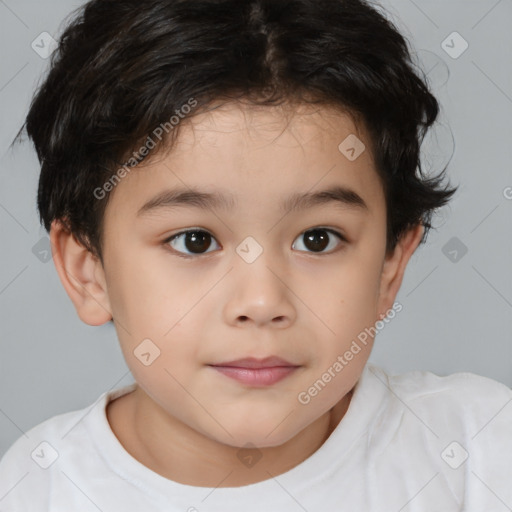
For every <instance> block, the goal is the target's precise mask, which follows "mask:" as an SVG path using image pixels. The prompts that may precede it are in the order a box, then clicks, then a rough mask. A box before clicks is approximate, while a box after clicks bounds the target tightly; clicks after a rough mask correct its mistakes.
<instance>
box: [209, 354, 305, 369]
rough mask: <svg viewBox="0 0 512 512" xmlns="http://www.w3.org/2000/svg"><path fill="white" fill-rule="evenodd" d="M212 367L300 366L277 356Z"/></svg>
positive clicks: (241, 360) (230, 362)
mask: <svg viewBox="0 0 512 512" xmlns="http://www.w3.org/2000/svg"><path fill="white" fill-rule="evenodd" d="M211 366H223V367H235V368H256V369H260V368H273V367H276V366H298V365H295V364H293V363H290V362H289V361H286V360H285V359H282V358H280V357H277V356H270V357H264V358H261V359H259V358H257V357H245V358H244V359H237V360H236V361H229V362H223V363H215V364H213V365H211Z"/></svg>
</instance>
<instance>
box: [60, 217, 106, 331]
mask: <svg viewBox="0 0 512 512" xmlns="http://www.w3.org/2000/svg"><path fill="white" fill-rule="evenodd" d="M50 242H51V246H52V254H53V261H54V263H55V268H56V270H57V273H58V275H59V278H60V280H61V283H62V285H63V286H64V289H65V290H66V292H67V294H68V295H69V298H70V299H71V301H72V302H73V304H74V305H75V308H76V311H77V314H78V316H79V317H80V319H81V320H82V321H83V322H85V323H86V324H88V325H103V324H104V323H106V322H108V321H109V320H110V319H111V318H112V313H111V307H110V301H109V298H108V293H107V286H106V281H105V274H104V271H103V267H102V265H101V262H100V261H99V260H98V259H97V258H96V257H95V256H94V255H93V254H92V253H91V252H90V251H88V250H87V249H86V248H85V247H84V246H83V245H81V244H80V243H79V242H78V241H77V240H76V238H75V237H74V236H73V234H72V233H70V232H69V231H68V230H67V229H66V227H65V226H64V225H63V224H62V223H61V222H60V221H57V220H56V221H53V222H52V226H51V229H50Z"/></svg>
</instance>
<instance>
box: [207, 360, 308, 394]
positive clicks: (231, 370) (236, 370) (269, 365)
mask: <svg viewBox="0 0 512 512" xmlns="http://www.w3.org/2000/svg"><path fill="white" fill-rule="evenodd" d="M208 366H210V367H211V368H213V369H214V370H216V371H218V372H219V373H221V374H223V375H225V376H226V377H230V378H231V379H234V380H236V381H238V382H240V383H241V384H245V385H248V386H253V387H262V386H271V385H272V384H276V383H277V382H279V381H281V380H283V379H284V378H286V377H288V376H289V375H291V374H292V373H294V372H295V370H297V369H298V368H300V365H296V364H293V363H290V362H288V361H286V360H284V359H282V358H280V357H276V356H271V357H266V358H264V359H257V358H254V357H249V358H245V359H237V360H236V361H229V362H223V363H217V364H209V365H208Z"/></svg>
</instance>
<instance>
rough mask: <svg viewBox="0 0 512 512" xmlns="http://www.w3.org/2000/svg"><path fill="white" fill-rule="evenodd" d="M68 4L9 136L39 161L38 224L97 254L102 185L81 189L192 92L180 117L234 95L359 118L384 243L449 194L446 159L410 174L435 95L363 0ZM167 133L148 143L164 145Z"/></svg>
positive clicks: (401, 42)
mask: <svg viewBox="0 0 512 512" xmlns="http://www.w3.org/2000/svg"><path fill="white" fill-rule="evenodd" d="M72 15H73V19H72V20H71V21H70V23H69V24H68V25H67V27H66V28H65V31H64V32H63V34H62V36H61V37H60V40H59V42H58V43H59V44H58V47H57V49H56V51H55V52H54V54H53V55H52V58H51V65H50V69H49V72H48V75H47V76H46V78H45V80H44V82H43V83H42V85H41V86H40V88H39V89H38V91H37V92H36V93H35V95H34V98H33V100H32V103H31V106H30V111H29V113H28V115H27V118H26V121H25V123H24V125H23V127H22V128H21V129H20V131H19V132H18V135H17V138H18V137H19V136H20V135H21V133H22V131H23V129H24V128H26V130H27V133H28V135H29V137H30V138H31V139H32V140H33V142H34V145H35V148H36V151H37V155H38V158H39V161H40V163H41V175H40V180H39V189H38V209H39V214H40V219H41V222H42V223H44V226H45V228H46V229H47V230H48V231H49V230H50V227H51V223H52V221H53V220H54V219H59V220H61V221H63V222H64V223H65V225H66V226H67V227H68V229H69V230H70V231H71V232H72V233H73V234H74V235H75V237H76V238H77V240H78V241H80V242H81V243H82V244H83V245H84V246H85V247H87V248H88V249H89V250H90V251H91V252H92V253H93V254H95V255H96V256H97V257H99V259H100V260H101V261H103V258H102V225H103V216H104V212H105V206H106V204H107V201H108V197H109V195H110V194H107V195H106V197H105V198H104V199H96V198H95V195H94V190H97V189H98V187H102V185H103V184H104V183H105V182H106V181H108V180H109V179H110V178H111V176H112V174H113V173H114V172H115V171H116V169H119V167H120V166H122V165H124V164H126V163H127V158H128V157H129V155H130V154H131V153H133V152H134V151H137V149H138V148H139V147H140V145H141V141H145V140H147V137H148V136H149V134H151V133H152V132H153V131H154V130H155V129H156V128H157V127H159V126H162V125H164V124H165V123H167V124H169V120H170V119H171V117H172V116H173V115H176V114H177V110H178V111H179V110H180V109H181V107H182V106H183V105H186V104H187V103H189V102H190V99H191V98H193V99H194V101H195V102H196V104H197V108H196V109H194V112H193V113H192V114H191V115H193V114H195V113H198V112H200V111H201V110H205V109H207V108H208V106H209V105H211V104H212V103H213V102H214V101H217V100H219V99H223V100H227V101H229V100H235V99H236V100H239V99H244V100H247V101H250V102H251V103H252V104H255V105H256V104H259V105H277V104H280V103H283V102H290V101H298V102H308V103H317V104H320V105H334V106H338V107H339V108H342V109H345V110H346V111H348V112H350V113H351V114H352V115H354V116H356V117H357V118H358V119H362V121H363V122H364V125H365V127H366V128H367V130H368V133H369V135H370V137H371V146H372V151H373V157H374V160H375V162H376V166H377V171H378V174H379V176H380V178H381V180H382V185H383V189H384V193H385V198H386V208H387V249H388V251H390V250H392V249H394V247H395V245H396V242H397V241H398V239H399V238H400V236H401V235H402V234H403V233H404V232H406V231H407V230H408V229H410V228H411V227H414V226H416V225H418V223H422V224H423V225H424V226H425V233H424V236H423V240H422V242H424V241H425V238H426V235H427V232H428V230H429V229H430V228H431V219H432V213H433V211H434V210H435V209H436V208H439V207H441V206H443V205H444V204H446V203H447V202H448V201H449V199H450V198H451V196H452V195H453V194H454V193H455V191H456V188H453V189H449V188H448V187H443V186H442V180H443V179H444V172H445V170H446V168H445V169H442V170H440V172H439V173H438V174H437V175H436V176H433V177H432V176H431V177H427V176H425V174H424V172H423V171H422V168H421V162H420V146H421V143H422V140H423V138H424V136H425V133H426V131H427V130H428V129H429V128H430V127H431V126H432V124H433V123H434V122H435V120H436V118H437V116H438V113H439V105H438V102H437V100H436V98H435V97H434V96H433V95H432V94H431V92H430V91H429V88H428V85H427V83H426V80H425V78H421V77H420V74H419V73H418V72H417V71H415V66H414V64H413V63H412V59H411V54H410V51H409V49H408V43H407V41H406V39H405V38H404V37H403V36H402V35H401V34H400V33H399V31H398V30H397V28H396V27H395V26H394V25H393V23H392V22H391V21H390V20H389V19H387V18H386V17H385V16H384V15H383V14H382V13H381V12H379V10H378V9H377V8H376V7H374V6H372V5H371V4H370V3H369V2H367V1H363V0H92V1H90V2H88V3H87V4H85V5H84V6H83V7H81V8H79V9H78V10H77V11H75V12H74V13H72ZM180 117H183V118H184V119H186V118H187V115H181V114H180ZM176 128H178V126H177V127H176ZM178 131H179V130H178V129H172V130H171V129H169V130H168V131H167V130H166V132H165V133H164V134H163V137H162V139H161V141H160V140H159V141H157V142H158V144H157V145H158V146H165V147H167V148H171V147H172V142H173V141H174V140H175V139H176V136H177V134H178ZM15 140H16V139H15ZM155 152H156V151H155V150H153V153H152V154H155ZM131 160H132V163H131V164H130V165H133V158H132V159H131ZM141 160H142V159H141Z"/></svg>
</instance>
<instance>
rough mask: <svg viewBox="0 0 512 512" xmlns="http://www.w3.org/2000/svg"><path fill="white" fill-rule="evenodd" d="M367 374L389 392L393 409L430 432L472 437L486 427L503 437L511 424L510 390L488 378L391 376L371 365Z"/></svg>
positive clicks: (419, 373)
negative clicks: (448, 430)
mask: <svg viewBox="0 0 512 512" xmlns="http://www.w3.org/2000/svg"><path fill="white" fill-rule="evenodd" d="M369 372H370V373H372V374H373V375H374V376H375V377H376V378H377V379H378V380H380V382H381V383H382V385H384V386H386V387H387V388H388V395H389V398H390V400H391V401H392V402H393V403H396V408H400V409H406V410H408V411H409V412H410V413H412V414H413V415H416V416H418V417H419V418H420V419H423V420H425V422H427V423H429V424H432V427H433V428H434V427H435V426H437V427H438V429H439V430H443V428H444V429H446V427H447V426H448V427H450V428H456V427H458V429H459V430H464V431H465V432H466V434H471V435H472V436H474V435H476V434H477V433H478V431H479V430H480V429H482V428H483V427H485V426H486V425H487V424H489V428H491V427H492V428H493V429H494V430H495V431H502V432H503V433H505V431H506V428H507V426H508V428H509V426H510V422H511V421H512V389H511V388H509V387H508V386H506V385H505V384H502V383H501V382H498V381H496V380H493V379H490V378H488V377H483V376H481V375H476V374H474V373H469V372H458V373H453V374H450V375H446V376H440V375H436V374H435V373H432V372H428V371H410V372H407V373H403V374H400V375H391V374H389V373H388V372H386V371H385V370H383V369H382V368H379V367H376V366H373V365H370V366H369ZM491 424H492V425H491ZM507 435H508V434H507Z"/></svg>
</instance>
